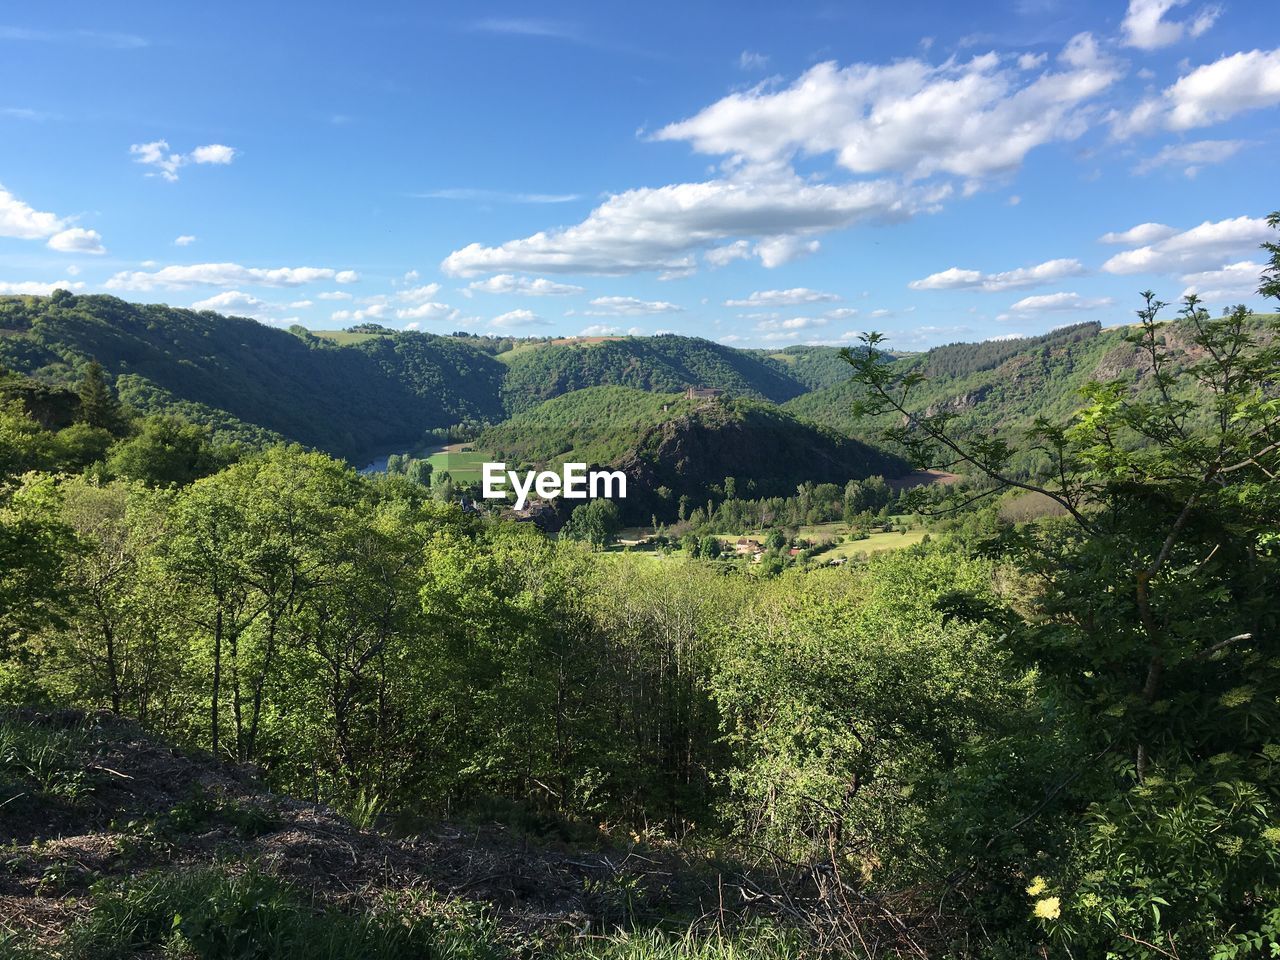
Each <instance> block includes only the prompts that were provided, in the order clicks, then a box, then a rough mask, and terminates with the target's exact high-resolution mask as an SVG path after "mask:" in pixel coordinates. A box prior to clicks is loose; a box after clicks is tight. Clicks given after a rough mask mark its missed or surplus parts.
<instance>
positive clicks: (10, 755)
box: [0, 719, 89, 807]
mask: <svg viewBox="0 0 1280 960" xmlns="http://www.w3.org/2000/svg"><path fill="white" fill-rule="evenodd" d="M82 747H83V740H82V738H81V736H80V735H79V734H78V733H76V732H74V731H69V730H49V729H47V728H45V727H40V726H36V725H34V724H30V723H22V722H20V721H16V720H9V719H3V720H0V807H2V806H3V804H4V803H6V802H8V800H10V799H13V798H14V797H15V796H17V795H21V794H22V793H24V792H31V791H34V792H36V793H39V794H43V795H45V796H50V797H61V798H63V799H66V800H76V799H78V798H79V797H80V796H82V795H83V794H85V793H87V792H88V790H89V784H88V783H87V782H86V780H85V772H84V763H83V762H82V760H81V758H80V750H81V748H82ZM15 787H16V790H15V789H14V788H15Z"/></svg>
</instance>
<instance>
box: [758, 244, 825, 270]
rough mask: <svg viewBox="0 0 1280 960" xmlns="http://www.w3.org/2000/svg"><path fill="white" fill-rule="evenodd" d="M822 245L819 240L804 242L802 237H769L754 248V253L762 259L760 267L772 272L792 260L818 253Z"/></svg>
mask: <svg viewBox="0 0 1280 960" xmlns="http://www.w3.org/2000/svg"><path fill="white" fill-rule="evenodd" d="M820 246H821V244H820V243H819V242H818V241H817V240H804V239H802V238H800V237H788V236H783V237H769V238H768V239H765V240H761V241H760V242H759V243H757V244H756V245H755V247H753V248H752V253H754V254H755V255H756V256H757V257H759V258H760V265H761V266H764V267H767V268H769V269H770V270H772V269H773V268H774V267H780V266H782V265H783V264H784V263H790V262H791V261H792V260H799V259H800V258H801V257H807V256H808V255H809V254H811V253H817V252H818V248H819V247H820Z"/></svg>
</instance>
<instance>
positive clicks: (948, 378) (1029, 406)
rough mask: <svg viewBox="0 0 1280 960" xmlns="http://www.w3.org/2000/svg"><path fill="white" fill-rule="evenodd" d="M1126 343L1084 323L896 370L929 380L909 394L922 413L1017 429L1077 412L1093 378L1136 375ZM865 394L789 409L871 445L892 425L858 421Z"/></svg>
mask: <svg viewBox="0 0 1280 960" xmlns="http://www.w3.org/2000/svg"><path fill="white" fill-rule="evenodd" d="M1124 335H1125V330H1124V329H1123V328H1116V329H1110V330H1103V329H1102V327H1101V325H1100V324H1097V323H1082V324H1077V325H1075V326H1071V327H1063V328H1061V329H1059V330H1054V331H1051V332H1049V333H1046V334H1044V335H1042V336H1038V337H1026V338H1018V339H1011V340H987V341H984V342H982V343H954V344H948V345H947V346H943V347H935V348H934V349H933V350H929V351H928V352H926V353H920V354H913V355H911V356H908V357H902V358H900V359H898V360H896V361H894V363H895V364H897V365H898V366H899V367H900V368H901V369H902V370H908V369H910V370H918V371H920V372H921V373H923V374H924V376H925V377H926V379H925V381H924V382H923V383H921V384H920V385H919V386H917V387H915V388H914V389H913V391H912V395H913V397H914V399H915V402H916V404H917V405H918V406H919V408H920V409H922V410H925V409H931V408H941V407H949V408H951V409H952V410H954V411H955V412H956V413H958V414H959V415H960V416H961V418H962V420H963V425H965V426H968V427H972V428H981V429H986V428H994V427H1017V426H1023V425H1025V424H1027V423H1029V422H1030V421H1031V419H1032V418H1033V417H1035V416H1039V415H1044V416H1049V417H1055V416H1062V415H1065V414H1067V413H1069V412H1070V411H1071V410H1073V409H1075V408H1076V407H1078V406H1079V405H1080V402H1081V401H1080V394H1079V391H1080V388H1081V387H1082V386H1084V385H1085V383H1087V382H1088V381H1089V380H1090V379H1092V378H1099V379H1104V380H1105V379H1111V378H1114V377H1117V376H1123V375H1126V374H1130V375H1132V373H1133V371H1135V370H1136V369H1137V367H1138V366H1139V358H1138V355H1137V351H1136V348H1134V347H1133V346H1132V345H1131V344H1129V343H1127V342H1126V341H1125V339H1124ZM846 367H847V364H846ZM860 393H861V388H860V387H858V386H856V385H855V384H853V383H852V382H850V381H848V380H847V379H846V380H845V381H843V382H839V383H836V384H834V385H832V386H828V387H825V388H822V389H819V390H815V391H813V392H811V393H808V394H806V395H804V396H802V397H798V398H796V399H794V400H792V401H790V402H789V403H787V404H786V405H785V406H786V409H787V410H789V411H790V412H792V413H794V414H796V415H797V416H800V417H804V418H806V419H809V420H813V421H814V422H816V423H821V424H824V425H826V426H829V427H831V428H833V429H836V430H839V431H840V432H841V433H845V434H848V435H850V436H855V437H861V438H864V439H873V438H875V437H877V436H878V435H879V433H880V431H881V430H882V429H883V428H884V426H885V425H886V422H887V421H885V420H884V418H879V419H877V418H867V419H859V418H858V417H857V416H855V414H854V402H855V401H856V400H857V398H858V396H859V395H860Z"/></svg>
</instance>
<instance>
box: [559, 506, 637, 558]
mask: <svg viewBox="0 0 1280 960" xmlns="http://www.w3.org/2000/svg"><path fill="white" fill-rule="evenodd" d="M621 529H622V521H621V519H620V516H619V513H618V505H617V504H616V503H614V502H613V501H612V500H606V499H603V498H601V499H598V500H590V501H588V502H587V503H583V504H579V505H578V506H577V507H575V508H574V510H573V513H572V514H570V515H569V522H568V523H566V524H565V525H564V530H563V531H562V532H563V535H564V536H565V537H566V538H568V539H570V540H582V541H584V542H586V543H589V544H591V545H592V546H593V547H595V548H596V549H597V550H600V549H603V548H604V547H607V546H609V544H611V543H613V542H614V541H615V540H616V539H617V538H618V531H619V530H621Z"/></svg>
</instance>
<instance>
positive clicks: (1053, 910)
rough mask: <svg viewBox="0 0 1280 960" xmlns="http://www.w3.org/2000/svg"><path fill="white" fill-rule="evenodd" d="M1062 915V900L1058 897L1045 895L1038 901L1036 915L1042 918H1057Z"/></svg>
mask: <svg viewBox="0 0 1280 960" xmlns="http://www.w3.org/2000/svg"><path fill="white" fill-rule="evenodd" d="M1061 915H1062V901H1061V900H1059V899H1058V898H1057V897H1045V898H1044V899H1043V900H1037V901H1036V916H1037V917H1039V918H1040V919H1041V920H1057V919H1058V917H1060V916H1061Z"/></svg>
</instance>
